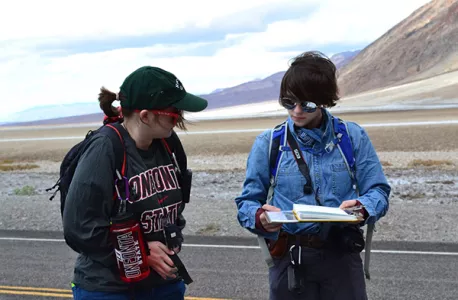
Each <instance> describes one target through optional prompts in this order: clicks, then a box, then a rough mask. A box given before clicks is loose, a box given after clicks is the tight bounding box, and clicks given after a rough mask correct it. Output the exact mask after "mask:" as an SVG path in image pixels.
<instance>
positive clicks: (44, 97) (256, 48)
mask: <svg viewBox="0 0 458 300" xmlns="http://www.w3.org/2000/svg"><path fill="white" fill-rule="evenodd" d="M368 2H369V3H368ZM425 2H426V1H424V0H416V1H414V0H404V1H392V0H389V1H384V2H382V1H367V0H366V1H365V0H347V1H340V0H328V1H324V0H323V1H314V0H310V1H298V0H250V1H247V0H231V1H208V3H207V1H205V0H194V1H169V2H167V1H163V2H160V3H159V2H157V1H134V0H132V1H131V2H130V3H129V5H126V2H125V1H122V2H121V1H94V2H92V3H91V4H89V1H85V0H82V1H78V2H76V1H75V2H72V3H70V2H68V1H50V0H43V1H20V0H18V1H17V2H9V4H8V6H6V5H5V6H6V7H3V8H2V12H3V18H2V19H0V45H2V43H3V45H4V46H2V48H0V90H1V91H2V98H1V102H2V104H3V105H2V107H3V110H2V111H0V121H2V120H3V119H5V117H6V116H7V115H8V114H10V113H12V112H17V111H20V110H23V109H26V108H29V107H31V106H38V105H46V104H58V103H73V102H90V101H94V103H96V102H97V93H98V91H99V88H100V87H101V86H102V85H105V86H107V87H108V88H110V89H113V90H117V89H118V88H119V86H120V85H121V83H122V81H123V79H124V78H125V77H126V76H127V75H128V74H129V73H130V72H132V71H133V70H134V69H136V68H138V67H140V66H142V65H156V66H159V67H162V68H164V69H167V70H170V71H171V72H173V73H175V74H176V75H177V77H179V78H180V79H181V80H182V82H183V84H184V86H185V88H186V89H187V90H188V91H190V92H194V93H206V92H211V91H212V90H214V89H216V88H223V87H229V86H233V85H236V84H239V83H242V82H245V81H248V80H252V79H254V78H262V77H265V76H268V75H270V74H272V73H274V72H277V71H280V70H285V69H286V68H287V63H288V60H289V59H290V58H292V57H293V56H294V55H296V54H298V52H293V51H288V49H287V48H288V47H293V46H302V47H304V49H303V50H308V49H310V47H320V46H323V47H324V46H326V45H328V44H333V43H334V44H339V43H340V44H351V43H368V42H371V41H372V40H374V39H376V38H377V37H378V36H380V35H381V34H383V33H384V32H385V31H387V30H388V29H389V28H390V27H392V26H394V25H395V24H396V23H397V22H399V21H401V20H402V19H403V18H405V17H407V16H408V15H409V14H410V13H411V12H413V11H414V10H415V9H416V8H418V7H419V6H420V5H423V4H424V3H425ZM153 3H154V4H153ZM317 3H319V4H317ZM313 4H316V5H319V6H318V7H317V8H316V9H315V10H314V11H313V13H312V14H311V15H310V10H307V7H309V6H310V5H313ZM281 6H290V7H291V8H293V9H297V10H299V9H301V10H303V11H304V15H307V17H306V18H305V17H304V18H302V19H290V20H285V21H280V22H276V23H272V24H270V25H269V26H268V27H267V29H266V31H264V32H260V33H237V32H236V33H232V32H230V31H228V34H227V36H226V42H227V43H228V45H230V46H228V47H227V48H221V49H219V50H218V51H216V52H215V53H214V54H213V55H208V56H202V55H201V56H197V55H194V56H192V55H188V54H187V53H189V51H191V50H195V49H197V48H198V47H202V46H205V45H208V47H210V46H212V45H211V43H197V42H196V43H192V44H184V45H183V44H182V45H155V46H152V47H145V48H121V49H116V50H111V51H104V52H98V53H79V54H73V55H68V56H60V57H53V56H52V55H50V53H44V52H39V51H37V50H36V49H35V48H36V47H35V46H36V44H35V43H38V42H39V41H40V40H41V41H43V40H46V39H48V40H49V39H52V40H53V41H62V43H65V40H72V39H75V38H78V39H80V40H85V39H89V38H91V39H99V40H101V39H102V40H103V38H105V37H107V36H112V37H114V36H139V35H151V34H154V33H164V32H177V31H178V30H179V29H180V28H184V27H186V26H194V27H200V28H209V29H210V30H211V29H213V28H214V27H216V26H217V27H219V28H234V27H237V26H238V28H241V27H240V26H242V25H241V24H245V25H246V26H249V25H250V22H253V23H256V24H263V22H264V18H265V16H267V15H268V14H269V13H274V12H275V11H276V10H278V9H279V7H281ZM24 7H26V9H24ZM245 25H244V26H245ZM242 27H243V26H242ZM126 42H127V41H126ZM222 42H224V41H222ZM56 45H57V46H58V45H59V43H57V44H56ZM278 45H282V46H285V50H284V51H282V52H278V51H272V48H275V47H277V46H278ZM58 50H59V49H58V48H56V49H50V50H47V51H58ZM348 50H351V49H348ZM194 52H195V51H194ZM45 54H46V55H45ZM6 104H7V105H6Z"/></svg>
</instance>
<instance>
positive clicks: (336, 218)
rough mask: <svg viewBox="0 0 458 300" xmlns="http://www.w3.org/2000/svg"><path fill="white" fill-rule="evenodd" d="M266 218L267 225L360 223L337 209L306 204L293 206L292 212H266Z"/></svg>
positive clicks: (351, 215) (352, 215) (352, 216)
mask: <svg viewBox="0 0 458 300" xmlns="http://www.w3.org/2000/svg"><path fill="white" fill-rule="evenodd" d="M266 218H267V221H268V222H269V223H298V222H349V223H359V222H361V219H359V218H358V217H357V216H356V215H354V214H351V213H347V212H346V211H344V210H342V209H340V208H338V207H326V206H316V205H306V204H294V205H293V210H288V211H278V212H277V211H266Z"/></svg>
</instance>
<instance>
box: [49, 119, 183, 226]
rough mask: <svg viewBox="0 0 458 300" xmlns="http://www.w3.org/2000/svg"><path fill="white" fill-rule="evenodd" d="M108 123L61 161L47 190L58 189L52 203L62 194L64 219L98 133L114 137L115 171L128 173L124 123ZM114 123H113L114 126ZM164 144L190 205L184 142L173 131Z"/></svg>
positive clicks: (123, 173) (75, 146)
mask: <svg viewBox="0 0 458 300" xmlns="http://www.w3.org/2000/svg"><path fill="white" fill-rule="evenodd" d="M106 120H107V119H106V118H105V121H104V124H103V125H102V126H101V127H99V128H98V129H96V130H90V131H89V132H88V133H87V134H86V136H85V138H84V139H83V140H82V141H80V142H79V143H77V144H76V145H74V146H73V147H72V148H70V150H69V151H68V152H67V154H66V155H65V156H64V158H63V160H62V162H61V165H60V171H59V179H58V180H57V182H56V183H55V184H54V186H52V187H50V188H48V189H46V191H47V192H48V191H51V190H54V189H55V188H57V189H56V190H55V191H54V193H53V194H52V195H51V197H50V198H49V200H50V201H52V200H53V199H54V197H55V196H56V194H57V192H60V212H61V217H63V212H64V207H65V201H66V197H67V194H68V190H69V188H70V184H71V182H72V179H73V176H74V174H75V170H76V167H77V165H78V161H79V159H80V157H81V155H82V154H83V153H84V152H85V150H86V148H87V147H88V145H89V142H90V141H91V138H92V137H93V136H94V135H95V134H97V133H98V134H103V135H106V136H108V137H109V138H110V140H111V143H112V145H113V150H114V153H115V169H116V170H117V171H120V175H121V176H124V175H125V173H126V151H125V145H124V139H123V134H122V132H123V130H124V128H122V126H121V124H120V123H118V122H115V120H109V121H108V122H106ZM110 121H111V122H112V123H110ZM162 142H163V144H164V147H165V148H166V150H167V152H168V153H169V155H170V158H171V160H172V163H173V164H174V165H175V167H176V168H177V170H178V172H177V178H178V181H179V183H180V185H181V187H182V193H183V202H184V203H188V202H189V198H190V188H191V177H192V172H191V170H189V169H187V157H186V154H185V152H184V149H183V145H182V144H181V141H180V139H179V138H178V135H177V134H176V132H175V131H172V135H171V136H170V137H168V138H165V139H162ZM117 176H118V175H117V174H113V178H115V177H117ZM113 193H115V188H114V186H113ZM115 199H116V198H115ZM184 203H183V205H182V206H181V208H180V212H181V211H182V210H183V209H184V205H185V204H184ZM115 204H116V203H115Z"/></svg>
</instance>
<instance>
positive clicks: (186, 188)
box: [181, 169, 192, 203]
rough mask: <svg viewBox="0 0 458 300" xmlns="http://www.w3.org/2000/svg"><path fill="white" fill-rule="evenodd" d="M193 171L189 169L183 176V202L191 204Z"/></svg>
mask: <svg viewBox="0 0 458 300" xmlns="http://www.w3.org/2000/svg"><path fill="white" fill-rule="evenodd" d="M191 184H192V170H191V169H187V170H185V171H184V172H183V174H182V181H181V192H182V193H183V202H184V203H189V200H190V199H191Z"/></svg>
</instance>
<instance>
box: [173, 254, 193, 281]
mask: <svg viewBox="0 0 458 300" xmlns="http://www.w3.org/2000/svg"><path fill="white" fill-rule="evenodd" d="M169 257H170V259H171V260H172V261H173V264H174V265H175V267H176V268H177V269H178V275H179V276H180V277H181V278H182V279H183V282H184V283H185V284H188V285H189V284H191V283H192V282H193V280H192V278H191V276H190V275H189V273H188V270H186V267H185V266H184V264H183V262H182V261H181V259H180V258H179V257H178V255H177V254H175V255H169Z"/></svg>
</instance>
